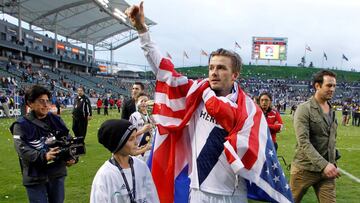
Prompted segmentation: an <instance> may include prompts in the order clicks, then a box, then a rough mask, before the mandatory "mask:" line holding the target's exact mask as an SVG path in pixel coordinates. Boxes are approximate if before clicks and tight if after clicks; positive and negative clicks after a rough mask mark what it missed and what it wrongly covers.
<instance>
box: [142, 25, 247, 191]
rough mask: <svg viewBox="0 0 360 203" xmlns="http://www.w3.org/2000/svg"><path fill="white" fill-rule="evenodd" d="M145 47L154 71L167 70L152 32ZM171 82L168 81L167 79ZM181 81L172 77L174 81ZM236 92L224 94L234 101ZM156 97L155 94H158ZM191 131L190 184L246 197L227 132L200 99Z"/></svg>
mask: <svg viewBox="0 0 360 203" xmlns="http://www.w3.org/2000/svg"><path fill="white" fill-rule="evenodd" d="M139 37H140V42H141V44H142V49H143V50H144V53H145V56H146V58H147V59H148V62H149V64H150V67H151V68H152V71H153V73H154V74H155V75H157V74H167V73H164V72H161V71H160V72H159V64H160V61H161V60H162V58H163V57H162V55H161V53H160V52H159V50H158V49H157V47H156V45H155V43H154V42H152V41H151V40H150V36H149V34H148V33H147V32H146V33H143V34H140V35H139ZM167 82H168V81H167ZM172 82H173V83H181V82H182V81H171V83H172ZM234 87H235V89H234V94H230V95H228V96H227V97H223V99H224V100H230V101H232V102H233V103H234V102H236V99H237V94H236V92H237V90H236V88H237V86H236V85H234ZM155 97H156V95H155ZM188 134H189V135H190V139H191V150H192V161H191V165H190V170H189V171H190V175H189V177H190V180H191V183H190V188H193V189H197V190H200V191H204V192H208V193H212V194H218V195H226V196H231V195H236V196H239V195H241V196H244V197H247V189H246V183H245V180H244V179H243V178H241V177H240V176H236V175H235V173H234V172H233V170H232V169H231V167H230V164H229V163H228V161H227V159H226V156H225V153H224V145H223V144H224V142H225V137H226V136H227V135H228V132H226V131H225V130H224V129H223V128H222V127H221V126H220V125H218V124H217V123H216V120H215V119H214V118H213V117H211V116H210V115H209V114H208V113H207V111H206V108H205V105H204V102H201V103H200V104H199V106H198V107H197V109H196V111H195V112H194V114H193V115H192V118H191V120H190V121H189V126H188Z"/></svg>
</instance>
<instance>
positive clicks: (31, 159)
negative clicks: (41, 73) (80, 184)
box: [10, 85, 75, 203]
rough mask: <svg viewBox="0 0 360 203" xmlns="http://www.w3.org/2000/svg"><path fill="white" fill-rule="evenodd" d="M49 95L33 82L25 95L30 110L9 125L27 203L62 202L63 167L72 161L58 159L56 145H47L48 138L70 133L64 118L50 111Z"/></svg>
mask: <svg viewBox="0 0 360 203" xmlns="http://www.w3.org/2000/svg"><path fill="white" fill-rule="evenodd" d="M49 98H51V93H50V91H49V90H48V89H46V88H44V87H42V86H39V85H34V86H33V87H32V88H31V89H30V90H29V91H28V92H27V93H26V94H25V102H26V104H27V105H28V106H29V107H30V108H31V112H30V113H29V114H28V115H26V116H24V117H20V118H19V119H18V120H17V121H15V122H14V123H13V124H12V125H11V127H10V130H11V133H12V134H13V137H14V144H15V149H16V151H17V153H18V155H19V160H20V167H21V172H22V176H23V184H24V186H25V188H26V191H27V194H28V198H29V202H30V203H32V202H41V203H47V202H52V203H62V202H64V197H65V192H64V182H65V176H66V166H70V165H72V164H74V163H75V160H72V159H71V160H68V161H65V160H63V159H61V157H59V156H58V154H59V152H60V149H59V147H53V146H49V145H47V143H48V142H49V139H51V138H55V137H56V138H57V139H59V138H60V137H59V135H60V136H62V137H63V136H65V137H69V136H70V135H69V130H68V129H67V128H66V126H65V123H64V122H63V120H62V119H61V118H60V117H59V116H56V115H54V114H52V113H50V112H49V110H50V105H51V101H50V100H49ZM54 136H55V137H54Z"/></svg>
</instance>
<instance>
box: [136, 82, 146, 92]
mask: <svg viewBox="0 0 360 203" xmlns="http://www.w3.org/2000/svg"><path fill="white" fill-rule="evenodd" d="M134 85H139V86H140V88H141V90H144V89H145V86H144V84H143V83H142V82H135V83H134Z"/></svg>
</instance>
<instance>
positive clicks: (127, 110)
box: [121, 99, 136, 120]
mask: <svg viewBox="0 0 360 203" xmlns="http://www.w3.org/2000/svg"><path fill="white" fill-rule="evenodd" d="M135 111H136V106H135V100H134V99H130V100H127V101H125V102H124V105H123V109H122V113H121V118H122V119H126V120H129V118H130V116H131V114H132V113H134V112H135Z"/></svg>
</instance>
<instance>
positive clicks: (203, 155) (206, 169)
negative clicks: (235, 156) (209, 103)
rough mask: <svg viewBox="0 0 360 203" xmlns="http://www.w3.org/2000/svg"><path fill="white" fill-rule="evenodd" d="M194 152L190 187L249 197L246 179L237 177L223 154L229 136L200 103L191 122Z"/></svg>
mask: <svg viewBox="0 0 360 203" xmlns="http://www.w3.org/2000/svg"><path fill="white" fill-rule="evenodd" d="M189 123H190V124H189V127H188V130H189V135H190V139H191V149H192V161H191V163H192V165H191V167H190V168H191V172H190V179H191V183H190V188H194V189H197V190H200V191H205V192H208V193H213V194H219V195H243V196H245V197H246V196H247V190H246V183H245V180H244V179H243V178H241V177H239V176H236V175H235V174H234V172H233V170H232V169H231V167H230V164H229V162H228V161H227V159H226V156H225V152H224V142H225V137H226V136H227V135H228V132H226V131H225V130H224V129H223V128H222V127H221V126H220V125H218V124H217V122H216V120H215V118H213V117H211V116H210V115H209V114H208V113H207V111H206V108H205V105H204V103H203V102H202V103H200V105H199V107H198V108H197V109H196V111H195V113H194V115H193V116H192V118H191V120H190V122H189Z"/></svg>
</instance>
